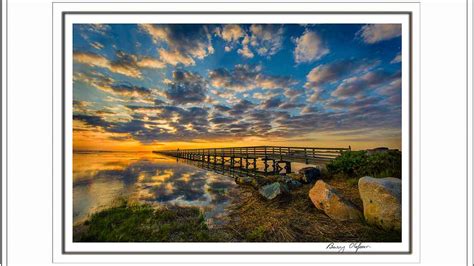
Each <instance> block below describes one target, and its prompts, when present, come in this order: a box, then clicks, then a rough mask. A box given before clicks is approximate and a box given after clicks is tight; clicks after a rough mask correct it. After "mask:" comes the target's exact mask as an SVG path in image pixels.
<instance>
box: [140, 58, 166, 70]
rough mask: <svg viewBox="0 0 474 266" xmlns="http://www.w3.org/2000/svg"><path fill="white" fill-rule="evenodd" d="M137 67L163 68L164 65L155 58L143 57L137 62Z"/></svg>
mask: <svg viewBox="0 0 474 266" xmlns="http://www.w3.org/2000/svg"><path fill="white" fill-rule="evenodd" d="M137 66H138V67H140V68H165V67H166V64H165V62H163V61H161V60H158V59H155V58H151V57H144V58H142V59H140V60H139V61H138V62H137Z"/></svg>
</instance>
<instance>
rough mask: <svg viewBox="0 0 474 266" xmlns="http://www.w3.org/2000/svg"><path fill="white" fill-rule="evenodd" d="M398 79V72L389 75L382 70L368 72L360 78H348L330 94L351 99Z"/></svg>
mask: <svg viewBox="0 0 474 266" xmlns="http://www.w3.org/2000/svg"><path fill="white" fill-rule="evenodd" d="M398 77H400V72H396V73H389V72H386V71H383V70H378V71H372V72H368V73H366V74H364V75H362V76H355V77H350V78H347V79H345V80H343V81H342V83H341V84H340V85H339V86H338V87H337V88H336V89H335V90H334V91H333V92H332V93H331V95H332V96H335V97H351V96H357V95H359V94H361V93H364V92H367V91H369V90H370V89H372V88H374V87H376V86H378V85H382V84H383V83H386V82H389V81H392V80H394V79H396V78H398Z"/></svg>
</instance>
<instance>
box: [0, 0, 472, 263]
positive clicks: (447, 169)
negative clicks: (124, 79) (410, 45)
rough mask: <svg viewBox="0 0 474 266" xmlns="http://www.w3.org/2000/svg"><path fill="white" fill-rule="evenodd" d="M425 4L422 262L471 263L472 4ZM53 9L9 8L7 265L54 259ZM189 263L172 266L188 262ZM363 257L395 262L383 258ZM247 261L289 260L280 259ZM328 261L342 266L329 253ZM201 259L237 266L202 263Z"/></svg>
mask: <svg viewBox="0 0 474 266" xmlns="http://www.w3.org/2000/svg"><path fill="white" fill-rule="evenodd" d="M420 7H421V14H422V15H421V49H420V50H421V73H420V74H421V91H420V92H421V105H419V104H416V103H415V106H418V107H421V179H420V180H421V189H422V191H421V204H420V205H421V206H414V211H415V212H418V213H419V214H421V222H422V225H421V231H420V232H418V233H421V250H420V251H421V252H420V254H421V257H420V262H421V263H422V264H423V265H435V264H440V265H467V263H469V265H470V264H471V263H472V262H471V261H469V262H468V261H467V259H468V254H467V253H466V251H467V249H466V244H467V243H466V241H467V239H466V238H467V237H468V236H469V240H472V237H471V236H472V231H469V232H468V231H467V230H468V228H467V223H466V221H467V218H468V217H467V215H466V210H467V207H468V206H467V205H466V197H467V188H472V182H471V181H470V179H469V184H467V183H466V182H467V180H466V177H467V176H466V174H467V172H466V170H467V164H466V147H467V144H468V143H467V138H466V129H467V127H466V121H467V120H466V119H467V117H466V115H467V113H466V108H467V101H466V96H467V95H466V93H467V92H466V85H467V84H466V78H467V76H466V58H467V54H466V2H465V1H463V0H450V1H448V0H444V1H441V0H438V1H435V0H433V1H422V2H421V5H420ZM51 12H52V8H51V2H50V1H45V0H39V1H34V2H33V1H31V2H27V1H13V0H10V1H8V18H6V19H7V20H8V25H7V26H8V76H7V78H8V79H7V81H8V84H7V85H8V87H7V89H8V91H7V93H8V94H7V97H8V107H7V106H5V105H2V108H4V109H3V110H5V108H6V107H7V108H8V132H7V134H8V151H7V152H8V154H7V155H8V162H7V169H8V175H7V176H6V177H7V180H5V179H4V184H5V181H7V183H6V185H7V189H8V195H6V194H5V193H3V194H2V196H3V197H4V198H5V197H8V206H7V207H8V220H7V225H8V231H7V236H8V239H7V243H6V244H7V245H3V248H4V249H3V251H4V253H3V254H4V259H5V258H6V262H7V264H8V265H24V264H26V265H50V264H51V263H52V260H53V249H52V230H53V228H52V186H51V185H52V181H53V180H52V167H51V166H52V152H51V151H52V109H51V107H52V99H51V96H52V79H51V69H52V68H51V67H52V52H53V51H52V49H51V47H52V46H51V44H52V36H51V32H52V25H51V15H52V13H51ZM4 26H5V25H4ZM415 38H416V37H415ZM56 49H59V47H58V46H56ZM471 51H472V50H471ZM470 55H471V56H472V53H471V54H470ZM414 56H416V54H415V55H414ZM4 82H5V80H4ZM3 85H6V84H5V83H4V84H3ZM3 87H4V86H3ZM469 93H470V92H469ZM4 95H5V91H4ZM470 96H471V97H472V94H470ZM469 99H471V98H469ZM471 110H472V109H471ZM415 111H416V110H415ZM4 115H5V112H4ZM4 122H5V120H4ZM414 126H415V127H416V125H414ZM54 137H55V138H57V137H59V136H54ZM469 144H472V142H470V143H469ZM414 148H415V149H416V147H414ZM471 152H472V150H471ZM4 162H5V161H4ZM3 170H5V167H4V169H3ZM3 174H5V171H4V173H3ZM3 178H5V175H3ZM4 187H5V186H4ZM3 192H5V191H3ZM415 193H416V191H415ZM471 207H472V206H471ZM4 210H5V208H4ZM471 213H472V212H471ZM4 224H5V223H4ZM416 233H417V232H414V234H416ZM6 246H7V247H8V248H7V250H6V249H5V247H6ZM5 252H7V253H6V254H5ZM5 255H6V256H5ZM96 257H97V256H96ZM182 257H183V256H181V257H180V258H175V259H174V260H173V261H174V262H179V261H183V260H184V259H185V258H182ZM301 257H302V256H299V257H298V258H296V257H295V258H293V261H297V260H301ZM303 257H304V256H303ZM342 257H343V256H342ZM372 257H374V258H372ZM120 258H121V257H119V259H120ZM305 258H306V260H307V261H308V262H312V263H317V262H318V261H320V260H315V259H314V258H312V257H310V256H306V257H305ZM364 258H366V261H378V262H388V263H393V262H395V261H396V260H394V259H390V260H387V258H386V257H384V256H381V255H377V256H371V257H369V256H364ZM167 259H169V257H168V258H167ZM99 260H101V259H100V258H96V261H99ZM115 260H116V261H117V259H116V258H115ZM246 260H247V261H257V260H260V261H261V262H267V263H269V262H283V261H288V260H286V259H283V258H282V257H281V256H273V257H265V258H264V260H262V258H261V257H255V256H254V257H248V258H247V259H246ZM325 260H328V259H327V258H326V259H325ZM329 260H334V261H341V260H342V259H339V258H338V256H330V258H329ZM162 261H165V259H163V260H162ZM194 261H195V262H197V261H207V262H221V261H226V262H236V261H237V260H236V259H234V258H230V257H225V256H221V257H210V256H200V257H199V259H196V260H194ZM4 262H5V260H4ZM376 264H380V263H376Z"/></svg>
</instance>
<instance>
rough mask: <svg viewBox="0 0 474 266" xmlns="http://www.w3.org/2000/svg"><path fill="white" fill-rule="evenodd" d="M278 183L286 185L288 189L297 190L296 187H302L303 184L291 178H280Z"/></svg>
mask: <svg viewBox="0 0 474 266" xmlns="http://www.w3.org/2000/svg"><path fill="white" fill-rule="evenodd" d="M280 181H281V182H283V183H284V184H286V185H287V186H288V188H290V189H293V188H298V187H301V186H302V185H303V184H301V182H300V181H298V180H295V179H293V178H291V177H288V176H284V177H282V178H281V180H280Z"/></svg>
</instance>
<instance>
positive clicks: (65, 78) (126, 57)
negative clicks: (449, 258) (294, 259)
mask: <svg viewBox="0 0 474 266" xmlns="http://www.w3.org/2000/svg"><path fill="white" fill-rule="evenodd" d="M78 7H81V4H76V5H73V6H72V8H70V7H68V5H67V4H65V5H63V6H62V7H61V8H58V9H57V10H55V11H54V12H53V13H55V14H58V15H57V16H56V18H60V20H57V19H56V20H55V19H54V18H55V17H54V15H53V31H54V32H55V33H56V32H57V31H55V30H54V29H57V30H60V31H59V32H58V33H59V36H57V35H56V36H57V38H56V39H54V38H53V40H54V41H55V47H56V48H55V49H56V50H57V49H60V61H61V65H60V67H57V68H56V69H60V73H61V74H60V77H58V80H60V86H59V87H57V88H56V87H55V92H54V93H53V94H54V95H58V97H56V96H55V97H56V99H55V107H58V108H60V109H56V111H55V115H54V116H55V118H54V119H55V121H58V122H57V123H56V122H55V123H56V126H55V128H56V129H57V130H60V131H58V132H61V133H60V134H61V140H60V141H61V142H60V145H59V147H57V150H55V151H60V153H59V154H58V153H57V152H56V155H55V160H54V162H55V164H56V166H55V169H57V171H56V175H55V183H54V193H55V200H54V204H55V209H54V210H55V214H54V221H55V225H54V226H53V227H54V228H53V230H55V232H58V234H59V236H58V237H55V238H54V242H55V245H57V247H58V248H60V250H61V253H62V254H104V255H107V254H109V255H110V254H151V255H153V254H188V255H192V254H231V255H232V254H233V255H239V254H241V255H245V254H320V255H325V254H333V255H335V254H340V255H342V254H349V255H356V254H387V255H390V254H392V255H397V254H400V255H402V254H412V252H413V249H412V248H413V241H412V240H413V223H412V220H413V219H412V216H413V196H414V195H413V193H414V190H413V182H414V178H416V177H417V175H414V174H413V173H414V171H413V162H412V161H413V150H412V147H413V143H412V142H413V131H412V120H413V107H412V103H413V99H412V98H413V63H412V62H413V54H412V49H413V35H412V31H413V12H412V11H393V12H386V11H381V10H378V11H370V10H369V11H361V10H356V11H352V10H351V11H343V10H341V11H339V10H337V9H328V10H324V9H323V10H320V11H312V10H310V11H308V10H306V11H302V10H299V11H296V10H295V11H278V10H259V11H252V12H250V11H249V12H247V11H246V12H243V11H242V12H241V11H236V10H228V9H226V8H222V10H221V11H212V12H211V11H208V10H200V11H192V12H191V11H189V10H188V11H186V10H166V9H157V11H155V10H154V9H145V10H146V11H144V10H135V9H132V10H128V11H124V10H122V9H120V8H118V9H116V10H115V9H112V10H110V9H108V8H102V7H100V8H95V7H97V6H94V5H92V7H91V8H85V9H82V8H78ZM56 40H58V41H60V43H59V42H57V41H56ZM56 74H58V72H56V71H55V75H56ZM58 84H59V83H58ZM59 95H60V96H59ZM56 102H57V103H58V104H56ZM58 164H59V165H58ZM57 196H59V197H57ZM57 228H60V229H57ZM57 240H60V243H58V241H57Z"/></svg>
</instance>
